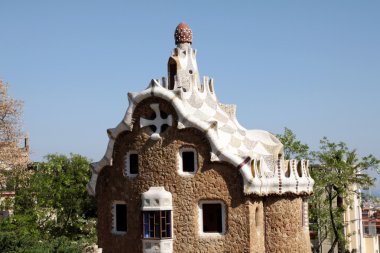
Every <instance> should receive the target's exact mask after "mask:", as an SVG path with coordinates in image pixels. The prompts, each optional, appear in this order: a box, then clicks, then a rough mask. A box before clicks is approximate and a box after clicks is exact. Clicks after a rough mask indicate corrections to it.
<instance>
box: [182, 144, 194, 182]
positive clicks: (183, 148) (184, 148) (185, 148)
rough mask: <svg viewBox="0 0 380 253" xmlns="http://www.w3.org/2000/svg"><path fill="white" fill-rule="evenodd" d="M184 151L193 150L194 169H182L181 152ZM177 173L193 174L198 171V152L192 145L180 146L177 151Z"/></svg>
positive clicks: (183, 174)
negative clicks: (191, 170) (190, 170)
mask: <svg viewBox="0 0 380 253" xmlns="http://www.w3.org/2000/svg"><path fill="white" fill-rule="evenodd" d="M184 152H193V153H194V171H193V172H189V171H183V153H184ZM178 161H179V162H178V173H179V174H180V175H181V176H194V175H195V174H196V173H197V171H198V152H197V150H196V149H195V148H193V147H182V148H180V150H179V153H178Z"/></svg>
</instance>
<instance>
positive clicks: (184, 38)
mask: <svg viewBox="0 0 380 253" xmlns="http://www.w3.org/2000/svg"><path fill="white" fill-rule="evenodd" d="M174 40H175V44H176V48H174V50H173V52H172V55H171V56H170V58H169V60H168V88H169V89H170V90H174V89H177V88H180V89H182V90H183V91H184V92H187V91H190V90H191V89H197V88H198V87H199V85H200V78H199V73H198V67H197V59H196V50H195V49H193V48H192V47H191V44H192V42H193V32H192V31H191V28H190V27H189V25H188V24H186V23H185V22H181V23H180V24H179V25H178V26H177V27H176V29H175V31H174Z"/></svg>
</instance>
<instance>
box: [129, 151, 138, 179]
mask: <svg viewBox="0 0 380 253" xmlns="http://www.w3.org/2000/svg"><path fill="white" fill-rule="evenodd" d="M129 173H130V174H138V173H139V156H138V154H130V155H129Z"/></svg>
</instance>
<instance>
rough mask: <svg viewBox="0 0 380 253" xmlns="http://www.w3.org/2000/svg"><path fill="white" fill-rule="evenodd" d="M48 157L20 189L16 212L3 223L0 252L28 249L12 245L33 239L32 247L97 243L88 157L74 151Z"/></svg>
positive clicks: (67, 246) (36, 166)
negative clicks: (89, 188) (89, 182)
mask: <svg viewBox="0 0 380 253" xmlns="http://www.w3.org/2000/svg"><path fill="white" fill-rule="evenodd" d="M45 159H46V161H45V162H41V163H38V164H35V166H34V167H33V174H32V176H31V177H30V178H29V179H28V180H27V184H26V186H24V187H21V188H20V189H19V190H18V192H17V194H16V200H15V208H14V215H13V216H11V217H10V218H8V219H6V220H4V221H2V222H1V223H0V230H1V233H0V252H29V251H14V250H13V249H12V247H16V248H20V247H21V246H20V247H18V246H17V245H24V244H25V245H27V244H28V243H31V242H33V240H35V242H36V244H33V245H32V246H28V247H29V248H31V247H37V248H43V247H45V248H46V247H52V248H54V247H55V248H56V249H58V248H60V247H63V246H62V245H66V246H65V247H64V249H67V248H71V247H74V248H75V247H77V248H78V247H79V248H80V247H82V246H83V245H86V244H91V243H94V242H95V238H96V231H95V224H96V220H95V217H96V211H95V210H96V208H95V202H94V199H93V198H92V197H90V196H89V195H88V194H87V190H86V183H87V182H88V181H89V178H90V172H89V169H88V168H89V160H88V159H87V158H85V157H83V156H80V155H75V154H71V155H70V156H69V157H67V156H64V155H57V154H50V155H47V156H46V158H45ZM15 238H16V239H17V240H14V239H15ZM49 242H51V243H49ZM78 242H82V243H78ZM41 245H42V246H41ZM54 245H56V246H54ZM75 245H76V246H75ZM1 247H3V250H1V249H2V248H1ZM22 247H24V246H22ZM22 247H21V248H22ZM4 249H5V250H4ZM62 250H63V248H62ZM31 252H39V251H31ZM41 252H50V251H41ZM51 252H70V251H56V250H53V251H51ZM71 252H75V250H72V251H71Z"/></svg>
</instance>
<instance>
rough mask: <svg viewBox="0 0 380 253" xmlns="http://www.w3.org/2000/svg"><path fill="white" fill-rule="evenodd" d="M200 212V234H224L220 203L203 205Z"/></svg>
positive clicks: (221, 205)
mask: <svg viewBox="0 0 380 253" xmlns="http://www.w3.org/2000/svg"><path fill="white" fill-rule="evenodd" d="M201 210H202V215H201V219H202V226H201V229H202V232H203V233H219V234H222V233H224V225H223V222H224V217H223V204H222V203H207V202H206V203H203V204H202V205H201Z"/></svg>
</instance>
